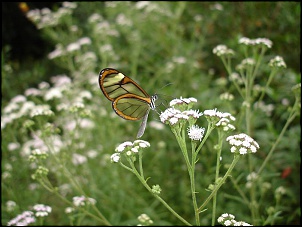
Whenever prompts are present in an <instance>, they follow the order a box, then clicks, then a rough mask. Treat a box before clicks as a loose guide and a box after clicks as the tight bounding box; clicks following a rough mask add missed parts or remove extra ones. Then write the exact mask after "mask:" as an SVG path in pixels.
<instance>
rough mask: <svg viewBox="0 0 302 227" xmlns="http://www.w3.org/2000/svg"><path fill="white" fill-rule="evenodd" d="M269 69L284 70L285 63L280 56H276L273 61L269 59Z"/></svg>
mask: <svg viewBox="0 0 302 227" xmlns="http://www.w3.org/2000/svg"><path fill="white" fill-rule="evenodd" d="M268 65H269V66H270V67H276V68H286V64H285V61H284V60H283V58H282V57H281V56H276V57H274V58H273V59H271V60H270V61H269V63H268Z"/></svg>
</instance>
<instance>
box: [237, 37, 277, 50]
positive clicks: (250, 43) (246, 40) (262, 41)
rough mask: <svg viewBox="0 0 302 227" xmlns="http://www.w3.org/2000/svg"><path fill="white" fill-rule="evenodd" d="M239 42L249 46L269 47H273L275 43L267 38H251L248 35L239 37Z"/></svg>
mask: <svg viewBox="0 0 302 227" xmlns="http://www.w3.org/2000/svg"><path fill="white" fill-rule="evenodd" d="M239 43H240V44H244V45H247V46H255V45H264V46H266V47H268V48H271V47H272V45H273V42H272V41H271V40H269V39H267V38H257V39H250V38H247V37H242V38H240V39H239Z"/></svg>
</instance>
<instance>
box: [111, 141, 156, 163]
mask: <svg viewBox="0 0 302 227" xmlns="http://www.w3.org/2000/svg"><path fill="white" fill-rule="evenodd" d="M146 147H150V143H149V142H147V141H144V140H135V141H134V142H133V143H132V142H130V141H126V142H124V143H121V144H120V145H118V146H117V147H116V148H115V152H116V153H114V154H112V155H111V157H110V159H111V162H119V161H120V158H121V156H120V155H121V153H126V155H128V156H130V155H133V154H136V153H138V152H139V149H140V148H146Z"/></svg>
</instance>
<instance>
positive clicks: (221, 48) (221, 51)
mask: <svg viewBox="0 0 302 227" xmlns="http://www.w3.org/2000/svg"><path fill="white" fill-rule="evenodd" d="M213 54H216V55H217V56H218V57H219V56H223V55H226V56H233V55H234V54H235V52H234V51H233V50H232V49H230V48H228V47H227V46H226V45H218V46H216V47H215V48H214V49H213Z"/></svg>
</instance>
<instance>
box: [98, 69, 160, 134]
mask: <svg viewBox="0 0 302 227" xmlns="http://www.w3.org/2000/svg"><path fill="white" fill-rule="evenodd" d="M99 85H100V88H101V90H102V92H103V94H104V95H105V97H106V98H107V99H109V100H110V101H111V102H112V108H113V110H114V111H115V113H116V114H117V115H118V116H120V117H122V118H124V119H126V120H132V121H134V120H140V119H143V121H142V124H141V127H140V130H139V132H138V135H137V137H141V136H142V135H143V133H144V131H145V127H146V121H147V118H148V114H149V111H150V109H155V101H156V99H157V95H153V96H150V95H148V93H147V92H146V91H145V90H144V89H143V88H142V87H140V86H139V85H138V84H137V83H136V82H135V81H134V80H132V79H131V78H129V77H127V76H126V75H124V74H123V73H121V72H119V71H118V70H116V69H112V68H105V69H103V70H102V71H101V72H100V75H99Z"/></svg>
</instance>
